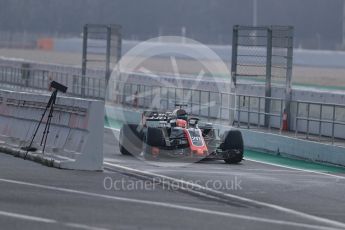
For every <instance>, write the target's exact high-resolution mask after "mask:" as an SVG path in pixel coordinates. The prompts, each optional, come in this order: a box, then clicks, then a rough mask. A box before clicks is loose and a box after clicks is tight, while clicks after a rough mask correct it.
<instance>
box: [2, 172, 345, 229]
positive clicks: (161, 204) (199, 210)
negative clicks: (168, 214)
mask: <svg viewBox="0 0 345 230" xmlns="http://www.w3.org/2000/svg"><path fill="white" fill-rule="evenodd" d="M0 182H4V183H11V184H17V185H24V186H30V187H35V188H41V189H46V190H52V191H59V192H66V193H72V194H78V195H83V196H89V197H96V198H103V199H109V200H116V201H121V202H129V203H136V204H145V205H150V206H158V207H163V208H171V209H178V210H184V211H190V212H197V213H202V214H207V215H216V216H223V217H228V218H235V219H242V220H247V221H255V222H260V223H268V224H275V225H285V226H290V227H300V228H306V229H318V230H339V228H334V227H325V226H320V225H312V224H304V223H296V222H290V221H284V220H274V219H268V218H260V217H253V216H245V215H240V214H234V213H224V212H220V211H213V210H208V209H202V208H195V207H190V206H184V205H177V204H172V203H165V202H157V201H151V200H138V199H133V198H126V197H119V196H110V195H104V194H99V193H92V192H85V191H81V190H74V189H67V188H61V187H56V186H49V185H42V184H35V183H29V182H24V181H17V180H10V179H4V178H0ZM9 215H11V216H13V217H15V216H16V217H18V218H19V217H20V215H19V214H13V213H12V214H7V216H9ZM21 216H22V217H23V218H32V217H31V216H24V215H21ZM33 218H35V217H33ZM37 220H39V219H37ZM43 220H46V221H50V222H51V221H55V220H50V219H43ZM53 223H55V222H53ZM332 224H333V225H336V224H334V223H332ZM72 225H73V224H72ZM72 225H71V223H70V224H69V226H71V227H72ZM337 225H339V226H342V227H343V228H344V227H345V225H340V224H337ZM73 226H74V227H80V225H78V224H76V225H73ZM94 229H95V230H98V229H97V228H94ZM90 230H91V229H90Z"/></svg>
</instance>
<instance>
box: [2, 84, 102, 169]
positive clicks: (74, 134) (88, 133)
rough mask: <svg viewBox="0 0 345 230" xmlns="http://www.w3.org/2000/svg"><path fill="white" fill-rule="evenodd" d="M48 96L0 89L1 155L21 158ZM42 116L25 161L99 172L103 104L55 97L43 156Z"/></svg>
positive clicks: (100, 166)
mask: <svg viewBox="0 0 345 230" xmlns="http://www.w3.org/2000/svg"><path fill="white" fill-rule="evenodd" d="M49 98H50V95H39V94H32V93H26V92H15V91H9V90H0V141H1V144H0V146H1V152H7V153H10V154H14V155H18V156H23V155H24V154H25V151H23V150H21V149H20V148H21V147H24V146H28V145H29V143H30V140H31V139H32V137H33V134H34V131H35V130H36V128H37V125H38V122H39V120H40V119H41V117H42V114H43V111H44V109H45V108H46V104H47V102H48V100H49ZM48 113H49V111H47V113H46V114H45V117H44V119H43V123H42V124H41V126H40V128H39V130H38V133H37V136H36V138H35V139H34V143H33V147H35V148H37V151H35V152H29V155H28V158H29V159H34V160H36V161H39V162H41V163H44V162H48V164H50V166H54V167H58V168H63V169H77V170H102V165H103V133H104V124H103V117H104V102H102V101H97V100H84V99H80V98H69V97H62V96H60V95H58V97H57V101H56V105H55V107H54V112H53V118H52V122H51V126H50V132H49V136H48V138H47V144H46V149H45V153H44V154H42V146H40V143H41V139H42V136H43V132H44V128H45V125H46V121H47V117H48Z"/></svg>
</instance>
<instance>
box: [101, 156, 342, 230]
mask: <svg viewBox="0 0 345 230" xmlns="http://www.w3.org/2000/svg"><path fill="white" fill-rule="evenodd" d="M104 164H105V165H108V166H114V167H117V168H120V169H123V170H127V171H132V172H136V173H140V174H146V175H149V176H154V177H159V178H163V179H166V180H167V181H174V182H177V184H178V185H179V184H184V185H186V187H187V189H188V188H191V187H194V188H199V189H201V190H204V191H209V192H212V193H213V194H219V195H222V196H223V197H228V198H231V199H236V200H240V201H243V202H248V203H252V204H255V205H259V206H263V207H267V208H271V209H275V210H278V211H281V212H285V213H288V214H291V215H295V216H298V217H302V218H305V219H309V220H312V221H316V222H319V223H324V224H329V225H332V226H336V227H340V228H343V229H345V223H342V222H339V221H334V220H330V219H326V218H322V217H319V216H314V215H310V214H307V213H303V212H300V211H297V210H293V209H289V208H285V207H282V206H279V205H274V204H270V203H265V202H261V201H256V200H253V199H249V198H245V197H241V196H238V195H233V194H229V193H223V192H220V191H217V190H213V189H210V188H207V187H204V186H201V185H199V184H196V183H191V182H189V181H184V180H180V179H176V178H173V177H169V176H165V175H161V174H156V173H152V172H148V171H142V170H138V169H133V168H129V167H126V166H122V165H118V164H113V163H108V162H104ZM191 190H192V191H194V190H193V189H191Z"/></svg>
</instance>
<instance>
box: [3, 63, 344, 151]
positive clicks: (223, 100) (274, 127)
mask: <svg viewBox="0 0 345 230" xmlns="http://www.w3.org/2000/svg"><path fill="white" fill-rule="evenodd" d="M81 78H82V76H81V75H78V74H75V73H74V74H71V73H66V72H60V71H49V70H45V69H32V68H30V67H25V66H22V67H18V66H8V65H0V82H1V83H3V84H10V85H16V86H18V87H21V88H24V87H29V88H33V89H39V90H47V89H48V85H49V82H50V81H51V80H55V81H59V82H60V83H62V84H64V85H66V86H68V87H69V94H70V95H73V96H79V97H80V96H81V92H82V87H83V86H82V84H81ZM85 79H86V80H85V86H84V87H85V94H86V97H89V98H97V99H104V98H105V95H106V93H107V92H106V85H105V84H106V83H105V79H103V78H98V77H94V76H92V77H90V76H85ZM109 84H111V85H112V87H111V88H113V89H114V91H113V92H110V93H108V94H107V96H106V97H107V100H109V101H113V102H114V103H121V104H124V105H127V106H136V107H141V108H152V107H156V108H161V109H172V108H173V107H174V103H175V102H177V101H179V102H184V103H187V104H188V105H189V110H190V113H191V114H192V115H196V116H200V117H204V118H205V119H206V120H209V121H215V120H217V121H218V122H220V123H223V124H224V123H227V124H229V122H231V125H237V127H242V128H248V129H253V128H255V129H265V130H266V131H267V130H268V131H269V132H275V133H277V132H278V133H279V134H286V135H291V134H290V133H285V132H282V124H283V113H284V103H285V100H284V99H282V98H274V97H264V96H258V95H247V94H235V93H229V92H218V91H212V90H201V89H190V88H183V87H168V86H164V85H150V84H145V83H143V82H141V83H133V82H130V83H129V82H122V81H120V80H119V81H116V82H112V81H110V82H109ZM186 98H187V99H186ZM183 99H184V100H185V101H183ZM267 100H268V102H269V104H270V111H269V112H265V102H267ZM265 116H267V117H268V123H267V126H265V125H264V124H265V122H264V119H265ZM288 121H289V129H290V131H293V132H294V135H295V137H299V138H307V139H315V137H318V140H319V141H320V140H321V139H322V138H328V139H329V138H330V141H331V142H332V144H335V143H339V142H343V139H345V133H344V132H343V131H342V130H343V128H344V126H345V105H342V104H327V103H322V102H311V101H302V100H294V101H291V109H290V117H289V118H288Z"/></svg>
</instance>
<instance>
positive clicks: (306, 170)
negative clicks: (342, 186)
mask: <svg viewBox="0 0 345 230" xmlns="http://www.w3.org/2000/svg"><path fill="white" fill-rule="evenodd" d="M244 159H245V160H247V161H251V162H255V163H260V164H265V165H270V166H275V167H280V168H286V169H292V170H297V171H301V172H308V173H314V174H319V175H323V176H330V177H335V178H337V179H345V177H343V176H339V175H334V174H330V173H324V172H318V171H314V170H308V169H300V168H295V167H291V166H285V165H280V164H274V163H268V162H265V161H258V160H252V159H250V158H249V159H248V158H244Z"/></svg>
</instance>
